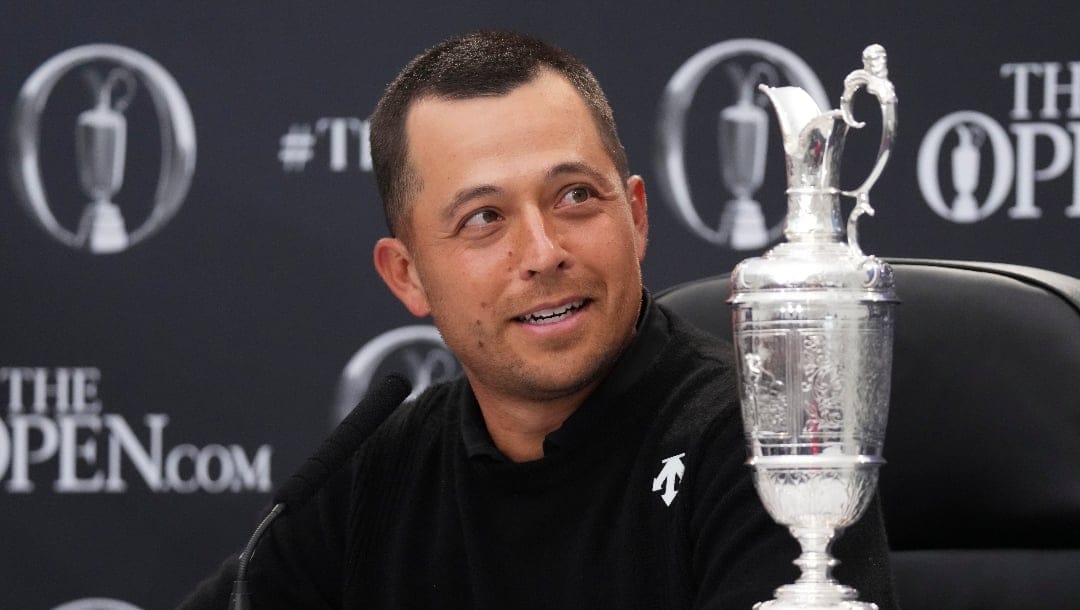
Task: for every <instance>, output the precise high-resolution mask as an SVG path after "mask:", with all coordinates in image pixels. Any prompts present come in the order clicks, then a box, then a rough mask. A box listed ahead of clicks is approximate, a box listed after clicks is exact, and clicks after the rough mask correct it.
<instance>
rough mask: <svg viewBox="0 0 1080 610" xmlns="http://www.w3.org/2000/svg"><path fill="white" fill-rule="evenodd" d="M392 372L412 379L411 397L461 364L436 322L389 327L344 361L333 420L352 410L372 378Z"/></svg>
mask: <svg viewBox="0 0 1080 610" xmlns="http://www.w3.org/2000/svg"><path fill="white" fill-rule="evenodd" d="M391 372H397V373H401V374H403V375H405V376H406V377H408V379H409V381H410V382H412V387H413V389H412V394H410V395H409V399H412V398H416V397H417V396H419V395H420V393H421V392H423V391H424V390H426V389H427V388H428V386H430V385H432V384H434V383H438V382H440V381H446V380H448V379H453V378H454V377H456V376H457V375H458V374H459V373H460V372H461V365H460V364H459V363H458V361H457V358H455V357H454V355H453V354H452V353H451V352H450V350H449V349H447V347H446V343H444V342H443V340H442V336H441V335H439V331H438V329H436V328H435V327H434V326H430V325H426V324H415V325H412V326H402V327H401V328H395V329H393V330H389V331H386V332H384V333H383V334H381V335H379V336H377V337H375V338H374V339H372V340H371V341H368V342H367V344H366V345H364V347H362V348H360V351H358V352H356V354H355V355H354V356H353V357H352V358H351V359H350V360H349V363H348V364H346V365H345V369H344V370H343V371H342V372H341V380H340V382H339V383H338V390H337V396H336V398H335V400H334V413H333V418H334V422H335V423H336V422H339V421H341V420H342V419H344V418H345V416H346V415H348V414H349V412H350V411H352V409H353V407H355V406H356V403H358V402H359V401H360V399H361V398H363V397H364V395H365V394H367V390H368V387H370V386H371V382H372V381H374V380H377V379H381V378H382V376H383V375H386V374H389V373H391Z"/></svg>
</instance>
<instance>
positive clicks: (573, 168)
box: [547, 161, 615, 190]
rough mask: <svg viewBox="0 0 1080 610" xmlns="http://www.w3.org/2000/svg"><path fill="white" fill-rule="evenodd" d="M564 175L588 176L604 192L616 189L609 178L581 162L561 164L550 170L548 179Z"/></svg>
mask: <svg viewBox="0 0 1080 610" xmlns="http://www.w3.org/2000/svg"><path fill="white" fill-rule="evenodd" d="M563 174H584V175H586V176H588V177H589V179H591V180H593V181H594V182H597V183H599V185H600V188H602V189H604V190H611V189H614V188H615V185H614V184H612V183H611V181H610V180H608V179H607V176H605V175H604V174H603V172H601V171H600V170H598V169H596V168H595V167H593V166H591V165H589V164H588V163H583V162H581V161H567V162H565V163H560V164H558V165H556V166H554V167H552V168H551V169H549V170H548V173H547V177H548V179H549V180H550V179H551V178H557V177H559V176H561V175H563Z"/></svg>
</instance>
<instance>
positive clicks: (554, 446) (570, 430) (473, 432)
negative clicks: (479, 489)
mask: <svg viewBox="0 0 1080 610" xmlns="http://www.w3.org/2000/svg"><path fill="white" fill-rule="evenodd" d="M667 329H668V322H667V317H666V316H665V315H664V312H663V311H661V310H660V308H659V307H657V306H656V304H655V303H654V302H653V298H652V296H651V295H650V294H649V291H647V290H643V291H642V296H641V313H640V314H639V315H638V320H637V324H636V325H635V328H634V338H633V340H632V342H631V343H630V346H629V347H627V348H626V351H624V352H623V353H622V355H621V356H619V359H618V361H617V362H616V363H615V366H614V367H612V369H611V372H610V373H608V376H607V377H606V378H604V380H603V381H602V382H600V385H599V386H597V388H596V390H594V391H593V393H592V394H590V395H589V396H588V397H587V398H586V399H585V402H583V403H582V404H581V406H580V407H578V409H577V410H576V411H574V412H573V413H572V414H571V415H570V417H568V418H567V419H566V421H565V422H563V425H562V426H561V427H560V428H559V429H558V430H555V431H553V432H552V433H551V434H548V435H547V437H546V438H545V439H544V455H545V456H550V455H552V454H554V453H556V452H558V451H561V450H564V449H568V448H570V447H574V446H578V445H580V444H581V443H584V442H586V441H587V439H588V438H590V437H591V436H592V434H593V432H594V431H595V430H596V428H597V424H598V423H599V422H601V421H603V420H604V419H606V417H607V415H608V414H609V413H610V411H611V410H612V409H614V408H616V404H615V402H614V401H613V400H612V398H614V397H616V396H620V395H622V394H623V393H624V392H626V390H627V389H629V387H630V385H631V384H633V383H634V381H636V380H637V379H639V378H640V377H641V375H642V374H643V373H644V372H645V369H646V368H647V367H648V366H649V363H650V362H652V361H653V359H654V358H655V357H656V355H657V354H659V353H660V350H661V349H662V348H663V347H664V344H665V343H666V342H667V340H668V330H667ZM469 398H470V400H469V401H468V403H467V405H466V406H465V408H464V412H463V413H462V417H461V438H462V440H463V441H464V444H465V452H466V454H467V455H468V456H469V459H477V460H490V461H495V462H507V461H509V460H508V459H507V457H506V456H505V455H503V453H502V452H501V451H499V448H498V447H496V446H495V443H494V442H493V441H492V440H491V435H490V434H489V433H488V430H487V426H486V425H485V424H484V417H483V414H482V413H481V412H480V405H478V404H477V402H476V397H475V395H472V396H470V397H469Z"/></svg>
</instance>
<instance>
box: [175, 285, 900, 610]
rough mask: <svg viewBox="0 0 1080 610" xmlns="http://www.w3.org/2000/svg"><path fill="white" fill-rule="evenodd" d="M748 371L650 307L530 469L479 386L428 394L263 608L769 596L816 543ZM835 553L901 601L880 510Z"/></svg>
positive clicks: (312, 506) (280, 543)
mask: <svg viewBox="0 0 1080 610" xmlns="http://www.w3.org/2000/svg"><path fill="white" fill-rule="evenodd" d="M730 363H731V356H730V353H729V350H728V348H727V347H726V346H724V345H723V344H721V342H719V341H718V340H717V339H715V338H712V337H709V336H707V335H704V334H702V333H700V332H698V331H696V330H695V329H693V328H691V327H690V326H689V325H688V324H686V323H685V322H682V321H681V320H679V319H677V318H676V317H675V316H674V315H673V314H671V313H669V312H666V311H664V310H663V309H661V308H659V307H658V306H656V305H653V304H652V303H649V304H648V306H647V309H646V314H645V315H644V316H643V320H642V322H641V323H640V325H639V332H638V337H637V338H636V339H635V342H634V344H633V345H632V346H631V348H629V349H628V350H627V353H626V354H624V355H623V356H622V358H621V359H620V361H619V363H618V364H617V365H616V370H615V371H613V373H612V374H611V375H609V377H608V378H607V379H606V380H605V381H604V382H603V383H602V384H601V386H600V387H599V388H598V389H597V391H596V392H595V393H594V394H593V395H592V396H591V397H590V398H589V399H588V400H587V401H586V403H585V404H584V405H583V406H582V408H581V409H579V411H578V412H576V413H575V414H574V415H573V416H571V418H570V419H568V420H567V422H566V424H565V425H564V426H563V429H561V430H560V431H557V432H556V433H554V434H553V435H551V436H549V438H548V441H549V442H546V443H545V457H544V458H543V459H540V460H536V461H533V462H526V463H513V462H510V461H508V460H505V459H503V458H502V456H501V454H499V453H498V450H497V449H495V448H494V445H492V444H491V443H490V438H489V437H488V436H487V435H486V431H484V430H483V426H482V424H478V423H477V422H482V420H481V419H480V417H479V412H478V410H477V406H476V402H475V398H474V397H473V395H472V392H471V390H470V388H469V386H468V384H467V383H466V382H465V381H464V380H458V381H456V382H452V383H449V384H443V385H439V386H436V387H433V388H431V389H429V390H428V391H427V392H425V393H424V394H423V395H422V396H421V397H420V398H419V399H417V400H416V401H415V402H414V403H410V404H406V405H403V406H402V407H401V408H399V409H398V410H397V411H396V412H395V413H394V415H393V416H392V417H391V418H390V419H389V420H388V421H387V422H386V423H385V424H383V425H382V426H381V427H380V428H379V429H378V430H377V432H376V433H375V435H373V437H372V438H371V439H370V440H369V441H368V442H366V443H365V445H364V446H363V448H362V449H361V451H360V452H358V453H357V455H356V456H354V458H353V459H352V461H351V462H350V464H349V466H348V468H346V469H345V470H344V471H343V472H342V473H341V474H339V475H338V476H336V477H334V479H332V480H331V482H330V484H328V485H327V487H326V488H325V489H324V490H323V491H322V492H321V493H320V494H319V495H318V496H317V498H316V500H315V501H313V502H311V503H309V504H308V506H307V507H305V509H303V510H302V511H300V512H299V513H297V514H295V515H289V516H287V517H286V518H284V519H279V521H278V522H277V523H276V524H275V525H274V526H273V527H272V528H271V530H270V532H269V535H268V536H267V538H266V539H264V540H263V542H262V543H261V544H260V545H259V548H258V550H257V552H256V554H255V559H254V562H253V564H252V565H251V566H250V567H249V574H250V578H251V586H252V590H253V591H254V604H255V607H256V608H257V609H260V610H262V609H266V608H442V609H445V608H490V609H499V610H504V609H510V608H512V609H529V608H552V609H554V608H559V609H569V608H590V609H591V608H650V609H654V608H750V607H751V605H752V604H753V603H754V602H756V601H761V600H765V599H770V598H771V597H772V596H773V589H774V588H775V587H777V586H778V585H781V584H784V583H788V582H792V581H793V580H794V579H795V577H796V576H797V574H798V570H797V569H796V568H795V567H794V566H792V565H791V561H792V559H794V558H795V556H796V555H797V551H798V545H797V544H796V543H795V542H794V540H793V539H792V538H791V536H790V535H789V534H788V533H787V531H786V530H784V529H783V528H781V527H780V526H778V525H776V524H775V523H774V522H773V521H772V519H771V518H770V517H769V516H768V515H767V514H766V513H765V511H764V509H763V507H762V505H761V503H760V501H759V500H758V498H757V495H756V493H755V491H754V487H753V483H752V477H751V471H750V469H749V468H748V467H747V466H746V465H745V458H746V452H745V448H744V447H745V443H744V440H743V430H742V423H741V419H740V415H739V409H738V401H737V398H736V394H735V386H734V372H733V370H732V367H731V364H730ZM665 460H667V461H665ZM680 467H681V468H680ZM679 470H682V473H681V478H679V477H676V476H674V475H676V474H677V473H678V471H679ZM669 478H673V480H672V481H671V482H669V481H668V479H669ZM669 488H670V489H669ZM654 489H655V491H654ZM672 492H674V496H673V497H672ZM668 502H670V505H669V504H668ZM836 551H837V552H836V554H837V556H838V557H839V559H841V560H842V562H843V565H842V566H841V567H840V568H839V569H838V570H837V576H838V577H839V578H840V579H841V580H842V581H843V582H844V583H845V584H850V585H853V586H855V587H856V588H857V589H858V590H859V592H860V599H864V600H870V601H874V602H876V603H878V605H879V606H880V607H881V608H883V609H884V608H891V607H894V606H895V602H894V601H893V598H892V586H891V580H890V576H889V566H888V555H887V546H886V541H885V536H884V529H883V527H882V525H881V518H880V512H879V511H878V509H877V507H876V506H874V507H873V508H872V509H871V510H870V512H869V514H868V515H867V516H866V517H864V519H863V520H862V521H861V522H860V523H859V524H857V525H855V526H853V527H852V528H851V529H850V531H848V532H847V533H846V534H845V535H844V537H843V538H841V540H840V542H839V543H838V544H837V549H836ZM234 573H235V562H234V561H231V562H227V563H226V565H225V567H224V568H223V569H222V571H221V573H219V574H218V576H217V577H216V578H215V579H212V580H210V581H207V582H206V583H204V584H203V586H202V587H201V588H200V590H199V591H197V592H196V593H195V595H193V596H192V598H190V599H189V600H188V601H187V602H186V603H185V605H184V606H183V607H185V608H224V607H225V600H226V599H227V598H228V587H229V584H230V583H231V578H232V576H233V574H234Z"/></svg>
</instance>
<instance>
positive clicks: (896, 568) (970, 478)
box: [658, 259, 1080, 610]
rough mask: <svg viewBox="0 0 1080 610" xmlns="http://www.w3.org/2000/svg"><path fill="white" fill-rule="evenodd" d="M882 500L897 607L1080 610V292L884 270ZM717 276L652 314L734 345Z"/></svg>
mask: <svg viewBox="0 0 1080 610" xmlns="http://www.w3.org/2000/svg"><path fill="white" fill-rule="evenodd" d="M890 262H892V264H893V267H894V269H895V271H896V286H897V292H898V293H899V296H900V299H901V301H902V303H901V305H900V307H899V310H898V312H897V325H896V338H895V353H894V361H893V389H892V397H891V402H890V411H889V427H888V436H887V438H886V441H885V458H886V459H887V460H888V463H887V464H886V465H885V466H884V467H883V469H882V471H881V486H880V493H881V498H882V502H883V508H884V515H885V523H886V526H887V528H888V532H889V543H890V547H891V549H892V553H891V561H892V566H893V575H894V579H895V583H896V590H897V596H898V598H899V601H900V603H901V604H902V605H903V606H904V608H906V609H908V610H910V609H916V610H918V609H922V608H957V609H959V608H971V609H980V610H985V609H995V608H1023V609H1030V608H1080V280H1078V279H1076V278H1073V277H1069V276H1066V275H1061V274H1058V273H1053V272H1049V271H1045V270H1041V269H1033V268H1029V267H1020V266H1015V265H1003V264H991V263H966V262H954V261H931V260H908V259H896V260H891V261H890ZM728 296H729V286H728V277H727V276H726V275H724V276H717V277H713V278H706V279H702V280H698V281H694V282H689V283H686V284H682V285H679V286H675V287H673V288H670V289H668V290H665V291H663V292H662V293H660V294H659V295H658V300H659V302H660V303H663V304H664V305H666V306H668V307H669V308H671V309H673V310H674V311H676V312H678V313H680V314H682V315H683V316H684V317H685V318H687V319H689V320H690V321H691V322H693V323H694V324H696V325H698V326H699V327H701V328H702V329H704V330H707V331H709V332H712V333H713V334H716V335H718V336H720V337H723V338H725V339H727V340H730V339H731V316H730V310H729V307H728V305H727V303H726V302H725V301H726V299H727V297H728Z"/></svg>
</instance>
